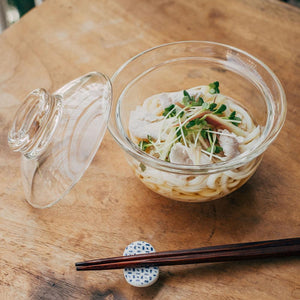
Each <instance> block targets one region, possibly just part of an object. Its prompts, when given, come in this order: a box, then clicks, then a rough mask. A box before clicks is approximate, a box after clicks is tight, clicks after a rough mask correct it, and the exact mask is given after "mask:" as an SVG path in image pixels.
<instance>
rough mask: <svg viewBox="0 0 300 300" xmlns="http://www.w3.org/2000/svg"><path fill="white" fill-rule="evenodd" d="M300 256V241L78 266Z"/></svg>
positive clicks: (124, 258)
mask: <svg viewBox="0 0 300 300" xmlns="http://www.w3.org/2000/svg"><path fill="white" fill-rule="evenodd" d="M297 255H300V238H291V239H283V240H271V241H260V242H252V243H242V244H230V245H219V246H211V247H203V248H196V249H188V250H175V251H164V252H156V253H149V254H140V255H131V256H120V257H112V258H105V259H96V260H90V261H85V262H79V263H76V264H75V265H76V269H77V271H88V270H108V269H122V268H129V267H142V266H165V265H182V264H194V263H205V262H222V261H236V260H246V259H259V258H269V257H283V256H297Z"/></svg>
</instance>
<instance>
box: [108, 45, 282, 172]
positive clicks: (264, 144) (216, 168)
mask: <svg viewBox="0 0 300 300" xmlns="http://www.w3.org/2000/svg"><path fill="white" fill-rule="evenodd" d="M180 44H190V45H196V44H198V45H203V46H204V45H207V46H212V47H222V48H224V49H226V50H232V51H235V52H237V53H240V54H242V55H245V56H247V57H248V58H250V59H251V60H253V61H254V62H255V63H256V64H257V65H260V67H262V68H263V69H264V70H265V71H266V72H267V73H268V74H269V75H270V77H271V78H272V80H273V82H274V84H275V85H274V86H275V88H276V89H278V92H279V99H278V103H279V105H280V108H281V113H280V115H278V114H277V115H276V117H277V118H275V120H274V119H273V120H270V118H269V117H268V118H267V123H266V126H265V127H267V126H270V128H271V130H270V131H269V133H268V134H267V135H265V136H263V133H262V136H261V137H260V141H259V144H258V145H257V146H256V147H255V148H254V149H253V150H251V151H250V152H248V153H247V155H243V154H241V155H239V156H237V157H236V158H234V159H231V160H228V161H223V162H218V163H214V164H206V165H182V164H174V163H170V162H165V161H162V160H159V159H157V158H154V157H152V156H150V155H148V154H147V153H145V152H143V151H142V150H141V149H139V147H137V146H136V145H135V144H134V143H133V142H131V141H130V140H129V139H128V137H127V136H126V135H124V134H123V133H122V132H121V131H120V130H119V129H118V128H112V127H116V126H115V125H113V126H112V125H111V122H109V124H108V129H109V131H110V133H111V135H112V136H113V137H114V139H115V140H116V141H117V143H118V144H119V145H120V146H121V148H122V149H123V150H124V151H126V152H127V153H128V154H129V155H131V156H132V157H134V158H135V159H137V160H138V161H140V162H141V163H143V164H145V165H148V166H151V167H153V168H155V169H159V170H162V171H167V172H172V173H178V174H193V175H202V174H212V173H217V172H224V171H227V170H230V169H235V168H238V167H240V166H242V165H245V164H247V163H248V162H250V161H252V160H253V159H255V158H256V157H258V156H259V155H261V154H262V153H263V152H264V151H265V150H266V149H267V148H268V147H269V145H270V144H271V143H272V142H273V141H274V140H275V138H276V137H277V135H278V134H279V132H280V130H281V128H282V126H283V124H284V121H285V118H286V111H287V103H286V96H285V92H284V89H283V87H282V85H281V83H280V81H279V79H278V78H277V76H276V75H275V74H274V72H273V71H272V70H271V69H270V68H269V67H268V66H267V65H266V64H265V63H263V62H262V61H260V60H259V59H257V58H256V57H254V56H253V55H251V54H249V53H247V52H246V51H243V50H240V49H238V48H235V47H232V46H229V45H226V44H222V43H217V42H211V41H197V40H190V41H178V42H172V43H166V44H162V45H159V46H155V47H153V48H150V49H147V50H145V51H142V52H140V53H139V54H137V55H135V56H133V57H132V58H131V59H129V60H128V61H126V62H125V63H124V64H123V65H121V66H120V67H119V69H118V70H117V71H116V72H115V73H114V74H113V76H112V77H111V82H112V85H113V83H114V81H116V80H118V79H117V78H118V75H119V74H120V73H121V72H122V71H123V70H124V69H125V68H126V67H127V66H128V65H129V64H130V63H132V62H133V61H135V60H137V59H138V58H140V57H141V56H143V55H146V54H148V53H150V52H153V51H156V50H157V49H161V48H164V47H170V46H171V47H173V46H174V47H176V45H180ZM137 75H139V74H137ZM264 99H265V101H266V102H268V101H269V99H266V98H265V97H264ZM119 100H120V99H113V101H119ZM270 107H271V106H270V105H267V108H268V110H269V108H270ZM112 113H116V112H115V111H114V112H112ZM118 116H119V114H117V115H116V118H118ZM110 118H112V116H111V117H110ZM119 121H120V120H119ZM120 123H121V122H120ZM270 123H271V124H270ZM123 131H124V130H123Z"/></svg>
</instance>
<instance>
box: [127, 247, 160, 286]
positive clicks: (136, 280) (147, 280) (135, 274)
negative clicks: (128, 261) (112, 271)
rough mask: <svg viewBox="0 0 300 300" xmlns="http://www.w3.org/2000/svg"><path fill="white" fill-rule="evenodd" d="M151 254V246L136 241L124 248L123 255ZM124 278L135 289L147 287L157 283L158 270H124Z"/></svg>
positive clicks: (155, 268) (144, 268)
mask: <svg viewBox="0 0 300 300" xmlns="http://www.w3.org/2000/svg"><path fill="white" fill-rule="evenodd" d="M153 252H155V249H154V248H153V246H152V245H151V244H149V243H146V242H143V241H136V242H133V243H131V244H130V245H128V246H127V247H126V248H125V250H124V253H123V255H124V256H128V255H136V254H144V253H153ZM124 277H125V279H126V281H127V282H128V283H129V284H130V285H133V286H135V287H147V286H150V285H152V284H154V283H155V282H156V281H157V279H158V277H159V268H158V267H142V268H125V269H124Z"/></svg>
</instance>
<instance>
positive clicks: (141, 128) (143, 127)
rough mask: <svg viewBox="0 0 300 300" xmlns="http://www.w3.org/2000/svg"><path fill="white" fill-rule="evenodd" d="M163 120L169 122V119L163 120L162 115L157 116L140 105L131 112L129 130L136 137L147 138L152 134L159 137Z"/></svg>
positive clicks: (155, 137) (156, 137)
mask: <svg viewBox="0 0 300 300" xmlns="http://www.w3.org/2000/svg"><path fill="white" fill-rule="evenodd" d="M162 122H169V120H163V117H162V116H157V115H155V114H153V113H151V112H148V111H147V110H145V109H144V108H143V107H141V106H138V107H137V108H136V110H134V111H132V112H131V113H130V118H129V131H130V133H131V135H132V136H134V137H136V138H140V139H147V138H148V135H150V136H151V137H153V138H154V139H158V135H159V132H160V130H161V126H162Z"/></svg>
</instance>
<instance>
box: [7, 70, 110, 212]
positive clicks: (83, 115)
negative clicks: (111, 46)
mask: <svg viewBox="0 0 300 300" xmlns="http://www.w3.org/2000/svg"><path fill="white" fill-rule="evenodd" d="M111 98H112V87H111V83H110V80H109V78H108V77H106V76H105V75H103V74H101V73H98V72H92V73H89V74H87V75H84V76H82V77H80V78H78V79H75V80H73V81H71V82H69V83H68V84H66V85H65V86H63V87H62V88H60V89H59V90H57V91H56V92H55V93H53V94H52V95H51V94H49V93H48V92H47V91H46V90H44V89H36V90H34V91H32V92H31V93H30V94H29V95H28V96H27V97H26V99H25V101H24V102H23V104H22V105H21V106H20V108H19V109H18V111H17V113H16V116H15V119H14V121H13V124H12V127H11V129H10V131H9V134H8V144H9V146H10V147H11V148H12V150H13V151H19V152H21V153H22V154H23V155H22V159H21V176H22V182H23V186H24V191H25V196H26V199H27V201H28V202H29V203H30V204H31V205H32V206H34V207H36V208H45V207H49V206H51V205H53V204H54V203H56V202H57V201H59V200H60V199H61V198H63V196H64V195H65V194H67V193H68V192H69V191H70V189H71V188H72V187H73V186H74V185H75V184H76V183H77V182H78V180H79V179H80V178H81V176H82V175H83V173H84V172H85V170H86V169H87V168H88V167H89V165H90V163H91V161H92V159H93V158H94V156H95V154H96V152H97V150H98V148H99V146H100V144H101V141H102V139H103V136H104V134H105V132H106V128H107V122H108V119H109V115H110V109H111Z"/></svg>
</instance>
